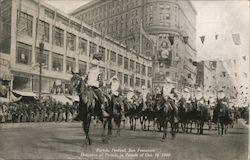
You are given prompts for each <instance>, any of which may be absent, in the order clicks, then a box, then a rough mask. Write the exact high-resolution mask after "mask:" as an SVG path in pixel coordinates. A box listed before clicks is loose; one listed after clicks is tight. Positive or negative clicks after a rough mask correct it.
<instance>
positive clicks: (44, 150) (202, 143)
mask: <svg viewBox="0 0 250 160" xmlns="http://www.w3.org/2000/svg"><path fill="white" fill-rule="evenodd" d="M0 126H1V129H0V133H1V134H0V160H2V159H4V160H5V159H156V158H158V159H170V160H222V159H223V160H236V159H237V160H246V159H247V157H248V128H247V127H246V126H244V125H243V123H242V122H238V124H237V125H235V126H234V128H233V129H231V128H230V129H229V131H228V134H227V135H225V136H223V137H218V136H217V131H215V130H212V131H208V130H205V134H204V135H196V134H194V133H193V134H183V133H178V134H177V136H176V138H175V139H172V138H171V137H170V135H168V138H167V139H166V141H165V142H161V136H162V133H160V132H152V131H140V130H137V131H130V130H128V126H126V129H123V130H122V132H121V136H120V137H118V136H116V135H115V134H113V136H112V138H111V140H110V142H109V143H108V144H104V143H102V141H101V131H102V130H101V127H100V126H94V125H93V123H92V127H91V130H90V135H91V137H92V139H93V144H92V146H89V147H86V146H84V145H83V140H84V133H83V131H82V128H81V124H80V123H78V122H77V123H19V124H0ZM194 132H195V130H194ZM114 133H115V131H114ZM133 150H134V152H133ZM130 152H131V154H129V153H130ZM116 153H118V154H120V153H122V154H123V155H122V154H121V155H122V156H119V155H116ZM132 153H138V154H137V155H136V154H132ZM140 153H144V155H143V158H140V157H138V156H140ZM100 154H101V157H100ZM98 156H99V157H98ZM158 156H159V157H158Z"/></svg>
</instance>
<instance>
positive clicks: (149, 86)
mask: <svg viewBox="0 0 250 160" xmlns="http://www.w3.org/2000/svg"><path fill="white" fill-rule="evenodd" d="M148 88H151V82H150V80H148Z"/></svg>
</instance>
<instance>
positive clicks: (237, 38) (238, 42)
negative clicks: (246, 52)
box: [232, 34, 241, 45]
mask: <svg viewBox="0 0 250 160" xmlns="http://www.w3.org/2000/svg"><path fill="white" fill-rule="evenodd" d="M232 38H233V41H234V44H235V45H240V44H241V43H240V35H239V34H232Z"/></svg>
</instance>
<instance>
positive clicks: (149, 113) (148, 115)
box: [142, 93, 155, 131]
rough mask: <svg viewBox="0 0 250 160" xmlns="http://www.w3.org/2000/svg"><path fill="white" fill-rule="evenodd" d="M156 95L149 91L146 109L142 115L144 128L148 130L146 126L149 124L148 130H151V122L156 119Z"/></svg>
mask: <svg viewBox="0 0 250 160" xmlns="http://www.w3.org/2000/svg"><path fill="white" fill-rule="evenodd" d="M153 97H154V95H153V94H150V93H148V94H147V96H146V102H145V105H146V107H145V110H144V111H143V113H142V117H143V122H142V123H143V130H146V126H147V130H148V131H149V128H150V122H151V121H154V118H155V117H154V110H153V109H154V108H153V106H154V100H153Z"/></svg>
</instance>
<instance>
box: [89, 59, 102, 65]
mask: <svg viewBox="0 0 250 160" xmlns="http://www.w3.org/2000/svg"><path fill="white" fill-rule="evenodd" d="M91 63H92V64H93V65H98V64H99V63H100V61H99V60H97V59H93V60H92V61H91Z"/></svg>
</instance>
